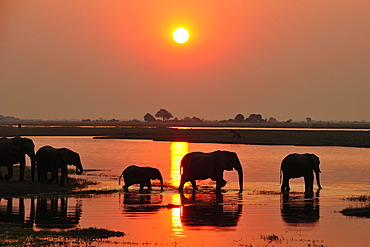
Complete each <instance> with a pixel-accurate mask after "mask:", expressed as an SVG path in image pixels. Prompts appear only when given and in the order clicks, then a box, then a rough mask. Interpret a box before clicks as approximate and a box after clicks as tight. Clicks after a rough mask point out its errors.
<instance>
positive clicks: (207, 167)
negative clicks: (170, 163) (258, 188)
mask: <svg viewBox="0 0 370 247" xmlns="http://www.w3.org/2000/svg"><path fill="white" fill-rule="evenodd" d="M181 168H182V174H181V182H180V186H179V191H180V192H183V189H184V184H185V183H186V182H187V181H190V182H191V185H192V186H193V190H198V188H197V185H196V182H195V180H203V179H207V178H210V179H212V180H214V181H216V190H221V188H222V187H224V186H225V185H226V181H225V180H224V179H223V173H224V170H228V171H231V170H233V169H235V170H237V172H238V175H239V189H240V191H242V190H243V168H242V165H241V164H240V161H239V158H238V156H237V154H236V153H234V152H229V151H215V152H212V153H202V152H193V153H188V154H186V155H185V156H184V157H183V158H182V160H181Z"/></svg>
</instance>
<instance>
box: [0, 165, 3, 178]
mask: <svg viewBox="0 0 370 247" xmlns="http://www.w3.org/2000/svg"><path fill="white" fill-rule="evenodd" d="M0 168H1V166H0ZM0 180H4V178H3V175H1V171H0Z"/></svg>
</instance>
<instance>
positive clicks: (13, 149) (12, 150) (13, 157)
mask: <svg viewBox="0 0 370 247" xmlns="http://www.w3.org/2000/svg"><path fill="white" fill-rule="evenodd" d="M8 142H9V155H8V156H7V157H8V158H7V159H8V160H7V161H6V162H5V163H7V165H8V166H10V165H13V164H17V163H20V176H19V180H20V181H22V180H23V179H24V169H25V165H26V160H25V155H26V154H27V156H28V157H30V160H31V171H32V172H31V173H32V174H31V176H32V181H34V174H35V144H34V143H33V141H32V140H31V139H28V138H21V137H15V138H13V139H8Z"/></svg>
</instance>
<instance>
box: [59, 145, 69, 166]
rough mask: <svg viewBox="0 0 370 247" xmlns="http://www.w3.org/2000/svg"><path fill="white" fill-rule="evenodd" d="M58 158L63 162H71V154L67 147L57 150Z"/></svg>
mask: <svg viewBox="0 0 370 247" xmlns="http://www.w3.org/2000/svg"><path fill="white" fill-rule="evenodd" d="M59 158H60V159H61V160H62V161H63V163H65V164H68V165H69V164H72V158H71V154H70V151H69V150H68V149H64V148H63V149H62V150H61V151H60V152H59Z"/></svg>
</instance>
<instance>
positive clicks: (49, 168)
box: [36, 146, 83, 185]
mask: <svg viewBox="0 0 370 247" xmlns="http://www.w3.org/2000/svg"><path fill="white" fill-rule="evenodd" d="M68 165H74V166H76V174H78V175H81V174H82V172H83V167H82V164H81V159H80V155H79V154H78V153H76V152H74V151H72V150H70V149H68V148H53V147H51V146H43V147H41V148H40V149H39V150H38V151H37V152H36V167H37V176H38V181H39V182H48V183H52V182H54V181H55V183H58V170H59V169H60V170H61V177H60V184H61V185H64V180H67V184H68V185H69V181H68ZM48 172H51V178H50V179H47V174H48Z"/></svg>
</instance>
